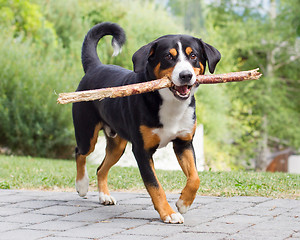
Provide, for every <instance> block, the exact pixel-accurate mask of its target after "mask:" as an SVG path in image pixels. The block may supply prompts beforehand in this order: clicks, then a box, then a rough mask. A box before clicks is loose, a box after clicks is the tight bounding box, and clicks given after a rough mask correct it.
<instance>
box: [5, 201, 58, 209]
mask: <svg viewBox="0 0 300 240" xmlns="http://www.w3.org/2000/svg"><path fill="white" fill-rule="evenodd" d="M56 204H59V203H58V202H57V201H47V200H44V201H43V200H29V201H28V200H27V201H25V202H20V203H14V204H11V205H10V207H14V208H29V209H39V208H44V207H49V206H53V205H56Z"/></svg>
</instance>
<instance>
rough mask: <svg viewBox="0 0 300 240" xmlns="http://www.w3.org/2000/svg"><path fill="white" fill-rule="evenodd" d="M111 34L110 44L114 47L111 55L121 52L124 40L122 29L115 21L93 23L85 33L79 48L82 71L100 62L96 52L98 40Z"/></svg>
mask: <svg viewBox="0 0 300 240" xmlns="http://www.w3.org/2000/svg"><path fill="white" fill-rule="evenodd" d="M106 35H112V36H113V39H112V42H111V44H112V46H113V48H114V53H113V56H117V55H118V54H119V53H120V52H121V48H122V46H123V44H124V43H125V41H126V36H125V32H124V30H123V29H122V28H121V27H120V26H119V25H117V24H115V23H110V22H103V23H99V24H97V25H95V26H94V27H92V28H91V29H90V31H88V33H87V34H86V36H85V38H84V41H83V44H82V50H81V61H82V66H83V69H84V72H87V71H88V68H90V67H92V66H95V65H98V64H101V61H100V60H99V57H98V54H97V45H98V42H99V40H100V39H101V38H102V37H104V36H106Z"/></svg>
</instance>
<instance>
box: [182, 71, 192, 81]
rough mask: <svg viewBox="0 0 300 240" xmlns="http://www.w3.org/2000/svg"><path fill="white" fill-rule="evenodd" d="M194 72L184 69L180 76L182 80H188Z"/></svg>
mask: <svg viewBox="0 0 300 240" xmlns="http://www.w3.org/2000/svg"><path fill="white" fill-rule="evenodd" d="M192 77H193V74H192V73H191V72H190V71H188V70H184V71H182V72H181V73H179V78H180V80H182V81H183V82H188V81H190V80H191V79H192Z"/></svg>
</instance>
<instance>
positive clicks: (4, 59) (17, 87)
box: [0, 31, 76, 156]
mask: <svg viewBox="0 0 300 240" xmlns="http://www.w3.org/2000/svg"><path fill="white" fill-rule="evenodd" d="M36 49H37V48H35V44H32V42H30V41H29V40H28V41H25V42H22V43H20V42H17V41H15V39H14V38H13V36H12V35H11V34H10V33H9V32H7V31H2V32H1V37H0V51H1V53H2V54H1V55H0V66H1V69H2V71H1V72H0V79H1V81H0V112H1V114H0V122H1V124H0V135H1V139H0V142H1V144H3V145H6V146H9V147H10V148H11V149H12V150H14V151H15V152H17V153H19V154H26V155H27V154H28V155H38V156H57V155H62V156H68V154H69V153H70V150H69V148H68V147H69V146H70V145H71V144H72V141H70V139H72V138H71V136H72V130H71V122H70V115H71V114H70V107H71V106H63V107H60V108H59V107H58V106H57V104H56V97H57V95H56V94H55V92H62V91H65V90H67V91H68V90H71V89H72V88H70V86H69V84H68V83H69V80H73V77H74V76H76V73H75V72H73V74H74V75H72V74H70V73H72V71H74V69H72V68H70V67H69V66H68V61H66V60H65V59H63V58H61V57H60V56H61V55H63V54H64V53H63V52H58V51H57V52H49V54H47V55H45V54H44V53H42V54H41V53H40V52H39V51H37V50H36ZM66 70H67V71H66ZM68 78H69V79H68ZM66 153H67V154H66Z"/></svg>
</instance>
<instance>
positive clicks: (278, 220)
mask: <svg viewBox="0 0 300 240" xmlns="http://www.w3.org/2000/svg"><path fill="white" fill-rule="evenodd" d="M112 195H113V196H115V197H116V199H117V201H118V204H117V205H115V206H101V205H100V204H99V203H98V195H97V193H96V192H91V193H89V194H88V197H87V198H86V199H84V198H80V197H79V196H78V195H77V193H73V192H45V191H21V190H0V239H1V240H6V239H18V240H19V239H24V240H31V239H45V240H82V239H105V240H108V239H122V240H127V239H135V240H144V239H149V240H157V239H175V240H176V239H180V240H182V239H184V240H188V239H226V240H229V239H243V240H244V239H255V240H257V239H264V240H266V239H275V240H276V239H300V201H297V200H286V199H275V200H273V199H269V198H263V197H232V198H220V197H204V196H197V198H196V199H195V202H194V204H193V205H192V207H191V209H190V211H189V212H188V213H186V214H185V215H184V217H185V222H184V224H175V225H172V224H164V223H162V222H161V221H160V219H159V216H158V214H157V213H156V211H154V209H153V206H152V203H151V200H150V198H149V196H148V195H147V194H142V193H127V192H125V193H120V192H115V193H113V194H112ZM167 197H168V200H169V202H170V203H171V205H172V206H173V207H174V208H175V206H174V205H175V202H176V200H177V199H178V197H179V195H178V194H168V195H167Z"/></svg>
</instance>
